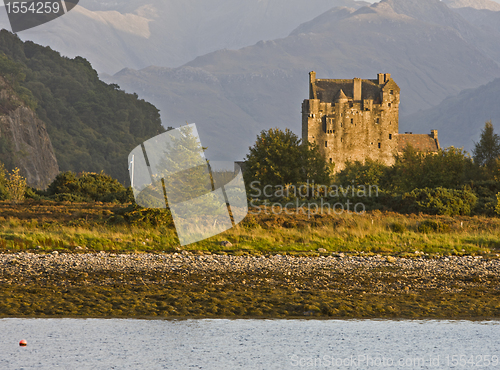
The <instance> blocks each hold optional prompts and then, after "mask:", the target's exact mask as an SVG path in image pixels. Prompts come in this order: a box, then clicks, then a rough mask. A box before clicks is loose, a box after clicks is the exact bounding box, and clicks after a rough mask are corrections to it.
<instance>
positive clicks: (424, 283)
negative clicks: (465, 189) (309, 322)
mask: <svg viewBox="0 0 500 370" xmlns="http://www.w3.org/2000/svg"><path fill="white" fill-rule="evenodd" d="M107 272H113V273H115V274H118V276H119V277H118V279H121V280H123V279H124V278H126V276H127V275H129V274H133V275H135V276H141V275H143V277H144V278H145V279H147V278H148V276H150V275H152V274H154V275H155V276H163V277H164V279H161V280H158V279H156V280H155V281H154V282H153V283H162V282H163V283H164V282H165V281H168V278H169V276H170V275H172V274H175V275H176V274H178V273H181V274H185V275H186V279H188V277H189V275H206V276H212V277H213V276H217V275H220V276H224V277H225V278H226V279H227V277H228V276H229V277H231V276H234V277H237V276H239V275H241V274H250V275H252V276H255V277H258V276H259V275H263V276H266V277H275V278H277V280H283V278H286V281H285V282H283V281H281V283H289V284H290V285H294V284H295V282H294V281H293V278H294V277H310V278H311V280H310V282H309V283H310V285H314V286H317V285H320V286H328V285H329V283H331V282H332V281H328V280H325V278H328V277H330V278H333V277H336V276H337V277H338V275H345V276H346V277H349V276H350V279H349V280H351V279H352V278H355V277H356V276H366V275H368V276H371V277H372V278H375V279H376V278H377V276H378V277H381V276H386V277H387V276H392V277H400V278H402V279H403V280H414V284H413V287H414V288H415V287H426V288H430V287H433V286H436V287H442V288H446V287H447V286H448V285H449V286H450V288H451V286H454V287H455V289H456V288H457V287H456V285H457V282H459V281H468V282H469V285H470V284H472V285H474V283H483V284H490V283H492V280H497V279H498V278H499V277H500V259H485V258H482V257H478V256H461V257H458V256H450V257H442V258H436V259H429V258H425V257H416V258H398V257H392V256H388V257H385V256H370V257H357V256H356V257H347V256H344V255H342V254H341V255H335V256H320V257H293V256H287V255H272V256H258V257H256V256H230V255H195V254H191V253H189V252H182V253H173V254H147V253H140V254H113V253H105V252H100V253H85V254H83V253H82V254H76V253H75V254H72V253H58V252H52V253H50V254H34V253H15V254H0V282H20V281H21V280H23V279H30V278H37V280H41V281H43V280H44V278H48V277H49V276H50V275H52V274H54V273H57V274H58V275H68V274H71V273H73V274H74V273H76V274H98V275H102V274H106V273H107ZM13 279H14V280H13ZM108 280H109V279H108ZM336 280H338V279H336ZM437 280H439V281H440V282H439V283H438V282H437ZM447 280H448V281H449V284H445V286H443V282H444V283H446V281H447ZM102 283H103V284H106V283H109V281H107V280H106V279H105V280H103V281H102ZM306 285H307V284H306ZM395 285H398V284H397V282H395ZM498 289H500V287H498Z"/></svg>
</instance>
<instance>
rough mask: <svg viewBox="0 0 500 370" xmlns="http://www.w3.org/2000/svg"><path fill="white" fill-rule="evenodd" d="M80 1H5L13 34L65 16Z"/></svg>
mask: <svg viewBox="0 0 500 370" xmlns="http://www.w3.org/2000/svg"><path fill="white" fill-rule="evenodd" d="M78 1H79V0H57V1H54V0H53V1H47V0H42V1H41V0H35V1H12V0H3V2H4V4H5V10H6V11H7V15H8V17H9V22H10V26H11V28H12V32H15V33H16V32H21V31H24V30H27V29H30V28H33V27H37V26H40V25H41V24H44V23H47V22H50V21H52V20H54V19H56V18H59V17H60V16H63V15H64V14H66V13H67V12H69V11H70V10H71V9H73V8H74V7H75V6H76V5H77V4H78Z"/></svg>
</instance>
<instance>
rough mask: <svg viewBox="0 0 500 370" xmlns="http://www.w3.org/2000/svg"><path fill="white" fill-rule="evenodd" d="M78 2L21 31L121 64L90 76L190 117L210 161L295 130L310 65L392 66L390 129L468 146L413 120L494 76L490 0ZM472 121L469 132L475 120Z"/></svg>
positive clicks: (496, 48) (168, 114) (173, 117)
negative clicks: (432, 134)
mask: <svg viewBox="0 0 500 370" xmlns="http://www.w3.org/2000/svg"><path fill="white" fill-rule="evenodd" d="M80 5H82V6H78V7H76V8H75V9H74V10H73V11H72V12H71V13H69V14H68V15H65V16H64V17H61V18H60V19H58V20H56V21H53V22H50V23H47V24H46V25H43V26H41V27H38V28H36V29H33V30H30V31H25V32H22V33H21V34H20V37H21V38H23V39H31V40H34V41H37V42H40V43H42V44H45V45H51V46H52V47H53V48H55V49H56V50H59V51H61V52H62V53H63V54H64V55H69V56H72V55H76V54H79V55H82V56H84V57H86V58H87V59H89V60H90V61H91V62H92V64H93V66H94V67H95V68H96V69H97V70H98V71H99V72H108V73H109V72H113V73H114V72H115V71H117V70H119V69H120V68H121V67H122V66H126V67H128V68H125V69H123V70H121V71H120V72H118V73H116V74H115V75H113V76H110V75H106V74H105V73H101V76H102V77H103V79H105V80H106V81H108V82H113V83H117V84H119V85H120V86H121V87H122V88H123V89H125V90H126V91H127V92H136V93H138V94H139V96H140V97H141V98H144V99H146V100H148V101H150V102H152V103H153V104H155V105H156V106H157V107H158V108H159V109H160V110H161V115H162V120H163V124H164V126H178V125H180V124H182V123H184V122H186V121H188V122H196V123H197V125H198V128H199V131H200V134H201V137H202V142H203V144H204V145H206V146H208V147H209V150H208V156H209V158H213V159H222V158H226V159H242V158H243V157H244V155H245V154H246V153H247V152H248V146H249V145H251V144H253V142H254V141H255V138H256V135H257V134H258V133H259V132H260V131H261V130H263V129H268V128H270V127H281V128H285V127H288V128H291V129H292V130H293V131H295V132H296V133H298V134H300V122H301V114H300V105H301V102H302V100H303V99H305V98H307V97H308V82H307V81H308V72H309V71H311V70H315V71H316V72H317V77H318V78H352V77H361V78H375V76H376V74H377V73H379V72H387V73H391V74H392V77H393V78H394V80H395V81H396V82H397V83H398V84H399V86H400V87H401V91H402V104H401V110H400V112H401V117H402V118H401V122H400V131H413V132H427V131H428V129H430V128H433V127H434V126H436V128H438V129H439V130H440V140H441V142H442V143H449V142H450V141H452V142H451V143H455V145H463V144H460V143H467V142H471V138H470V136H469V137H466V136H467V135H469V134H468V132H469V131H467V130H465V131H463V132H462V133H458V134H456V135H455V133H453V135H451V134H450V135H449V136H447V130H448V131H453V130H454V128H452V127H453V126H450V127H448V126H447V125H449V123H447V122H448V121H446V120H444V121H442V123H440V122H441V121H439V122H438V121H435V122H434V121H423V120H430V119H431V118H430V117H434V118H432V119H437V118H435V117H436V115H435V114H434V115H432V114H431V113H429V114H428V115H426V112H424V110H426V109H429V108H432V107H434V106H436V105H438V104H439V103H441V102H442V101H443V100H444V99H446V98H449V97H450V96H453V95H457V94H459V93H460V92H461V91H462V90H464V89H470V88H478V87H479V86H481V85H484V84H487V83H489V82H491V81H493V80H494V79H495V78H497V77H500V67H499V64H500V11H499V10H500V4H498V2H493V1H488V0H445V1H439V0H383V1H381V2H380V3H376V4H373V5H372V4H367V3H363V2H354V1H351V0H314V1H302V0H301V1H299V0H295V1H292V2H291V1H288V2H287V1H284V0H252V1H235V0H231V1H230V0H207V1H201V0H186V1H180V0H168V1H159V0H127V1H114V2H99V1H94V0H82V1H81V2H80ZM0 21H2V22H3V21H4V20H1V19H0ZM2 24H3V23H2ZM258 40H272V41H258ZM257 41H258V42H257ZM247 45H251V46H247ZM244 46H246V47H244ZM231 48H232V49H237V48H240V49H238V50H227V49H231ZM146 66H147V67H146ZM143 67H146V68H143ZM169 67H176V68H169ZM141 68H142V69H141ZM446 101H449V99H448V100H446ZM446 101H445V102H446ZM445 102H443V104H445ZM461 104H465V103H464V102H462V103H461ZM465 106H467V105H465ZM450 109H451V108H450ZM471 109H473V108H472V105H471ZM474 109H475V108H474ZM483 109H487V107H486V108H483ZM419 111H420V113H417V112H419ZM470 115H471V116H473V117H478V116H479V115H478V114H475V113H474V112H471V113H470ZM407 116H408V118H406V117H407ZM419 117H420V118H419ZM476 124H477V125H478V127H475V128H474V130H473V131H474V132H473V133H472V135H477V132H479V131H480V129H481V128H482V126H483V124H484V122H480V123H475V122H474V123H472V122H470V125H471V126H472V125H476ZM438 126H439V127H438ZM497 127H498V126H497ZM455 136H457V139H456V140H455V139H453V140H454V141H453V140H448V139H447V137H450V138H451V137H455ZM458 136H460V138H458ZM466 148H467V149H470V146H467V145H466Z"/></svg>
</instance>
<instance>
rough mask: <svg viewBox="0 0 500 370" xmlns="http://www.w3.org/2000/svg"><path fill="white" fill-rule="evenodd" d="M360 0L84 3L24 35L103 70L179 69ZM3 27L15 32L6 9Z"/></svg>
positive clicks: (121, 0) (269, 37) (1, 20)
mask: <svg viewBox="0 0 500 370" xmlns="http://www.w3.org/2000/svg"><path fill="white" fill-rule="evenodd" d="M366 4H368V3H366V2H363V1H359V2H357V1H354V0H116V1H112V2H106V1H105V2H101V1H97V0H80V2H79V5H78V6H76V7H75V8H74V9H73V10H72V11H71V12H69V13H68V14H67V15H65V16H63V17H60V18H58V19H56V20H54V21H52V22H49V23H47V24H44V25H41V26H39V27H36V28H33V29H30V30H26V31H23V32H20V33H19V36H20V37H21V39H23V40H31V41H34V42H36V43H38V44H41V45H49V46H50V47H52V48H53V49H55V50H58V51H59V52H61V53H62V54H63V55H66V56H70V57H74V56H77V55H82V56H84V57H86V58H87V59H88V60H89V61H90V62H91V63H92V65H93V66H94V68H95V69H96V70H97V71H98V72H100V73H101V72H106V73H116V72H118V71H120V70H121V69H123V68H125V67H128V68H136V69H140V68H144V67H148V66H151V65H157V66H163V67H178V66H180V65H182V64H184V63H187V62H189V61H190V60H192V59H194V58H196V57H197V56H199V55H203V54H206V53H209V52H212V51H216V50H219V49H225V48H227V49H237V48H241V47H244V46H248V45H252V44H255V43H256V42H258V41H259V40H272V39H275V38H280V37H285V36H287V35H288V34H289V33H290V32H291V31H292V30H293V29H294V28H295V27H297V26H298V25H299V24H301V23H302V22H305V21H308V20H310V19H312V18H314V17H316V16H318V15H320V14H322V13H323V12H325V11H327V10H329V9H331V8H332V7H335V6H348V7H351V8H359V7H361V6H363V5H366ZM0 15H1V16H0V25H2V27H3V28H7V29H8V30H10V27H9V26H8V21H7V17H6V13H5V12H0Z"/></svg>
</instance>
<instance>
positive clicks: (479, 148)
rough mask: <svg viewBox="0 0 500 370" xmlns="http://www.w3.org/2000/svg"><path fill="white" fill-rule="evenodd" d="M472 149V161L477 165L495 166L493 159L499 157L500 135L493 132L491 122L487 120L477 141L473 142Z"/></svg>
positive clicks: (489, 167)
mask: <svg viewBox="0 0 500 370" xmlns="http://www.w3.org/2000/svg"><path fill="white" fill-rule="evenodd" d="M475 144H476V145H475V147H474V149H473V151H472V153H473V154H474V162H475V163H476V164H477V165H478V166H485V167H486V168H488V169H491V168H493V167H494V166H495V161H496V160H497V158H498V157H500V136H498V135H497V134H495V133H494V132H493V124H492V123H491V121H488V122H486V123H485V125H484V129H483V130H482V131H481V139H480V140H479V143H475Z"/></svg>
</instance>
